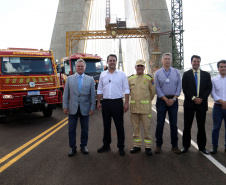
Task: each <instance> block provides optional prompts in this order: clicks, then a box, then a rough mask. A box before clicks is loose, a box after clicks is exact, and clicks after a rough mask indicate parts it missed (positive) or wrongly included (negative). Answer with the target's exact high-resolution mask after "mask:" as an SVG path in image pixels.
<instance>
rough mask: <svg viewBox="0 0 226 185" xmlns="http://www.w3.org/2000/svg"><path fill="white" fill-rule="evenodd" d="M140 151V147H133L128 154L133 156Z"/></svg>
mask: <svg viewBox="0 0 226 185" xmlns="http://www.w3.org/2000/svg"><path fill="white" fill-rule="evenodd" d="M139 151H141V148H140V147H133V148H132V150H130V153H132V154H135V153H137V152H139Z"/></svg>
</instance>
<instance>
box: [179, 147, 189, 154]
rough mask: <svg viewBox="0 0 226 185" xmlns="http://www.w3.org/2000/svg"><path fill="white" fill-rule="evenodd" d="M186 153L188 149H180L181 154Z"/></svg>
mask: <svg viewBox="0 0 226 185" xmlns="http://www.w3.org/2000/svg"><path fill="white" fill-rule="evenodd" d="M187 151H188V148H186V147H183V148H182V149H181V151H180V152H181V153H186V152H187Z"/></svg>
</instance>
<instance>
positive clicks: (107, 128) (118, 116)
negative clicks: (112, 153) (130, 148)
mask: <svg viewBox="0 0 226 185" xmlns="http://www.w3.org/2000/svg"><path fill="white" fill-rule="evenodd" d="M123 114H124V111H123V100H122V98H120V99H112V100H111V99H103V101H102V117H103V123H104V137H103V143H104V146H106V147H108V146H110V144H111V119H112V118H113V120H114V123H115V127H116V130H117V138H118V143H117V146H118V148H119V149H123V148H124V147H125V145H124V142H125V132H124V123H123Z"/></svg>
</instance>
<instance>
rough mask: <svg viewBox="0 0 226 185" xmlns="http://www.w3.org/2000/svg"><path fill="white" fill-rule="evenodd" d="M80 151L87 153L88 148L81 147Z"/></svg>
mask: <svg viewBox="0 0 226 185" xmlns="http://www.w3.org/2000/svg"><path fill="white" fill-rule="evenodd" d="M81 152H82V153H84V154H88V153H89V151H88V149H87V148H86V146H84V147H81Z"/></svg>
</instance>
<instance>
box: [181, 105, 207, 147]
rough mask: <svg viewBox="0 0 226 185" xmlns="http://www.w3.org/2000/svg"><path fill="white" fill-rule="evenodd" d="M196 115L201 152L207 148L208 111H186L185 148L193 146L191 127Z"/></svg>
mask: <svg viewBox="0 0 226 185" xmlns="http://www.w3.org/2000/svg"><path fill="white" fill-rule="evenodd" d="M194 115H196V121H197V127H198V133H197V143H198V147H199V150H203V149H204V148H205V147H206V130H205V122H206V111H203V110H196V109H188V108H186V109H184V131H183V146H184V147H185V148H189V147H190V145H191V127H192V123H193V119H194Z"/></svg>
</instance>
